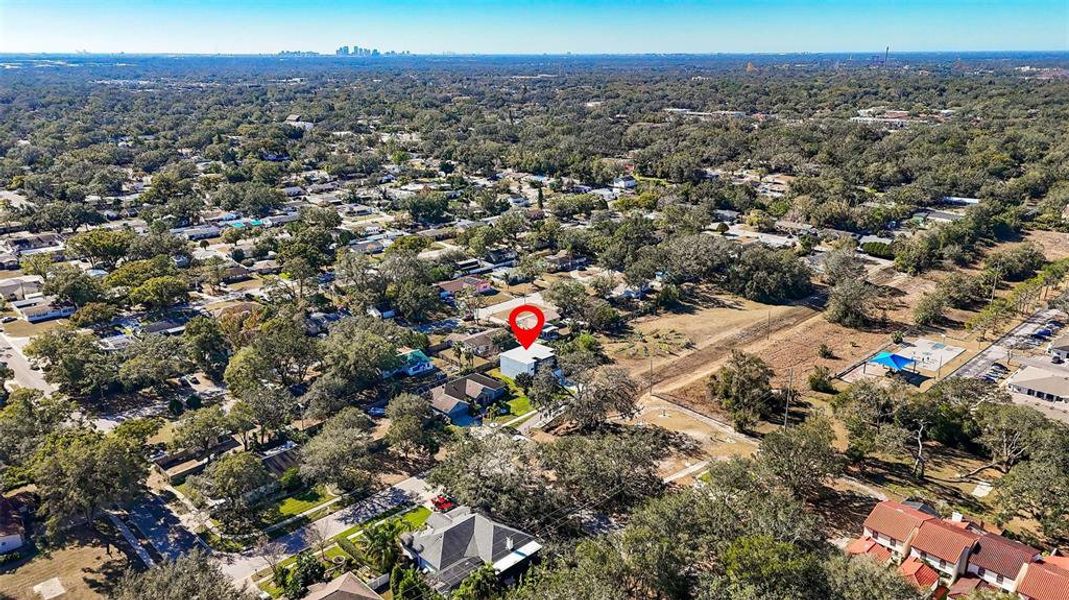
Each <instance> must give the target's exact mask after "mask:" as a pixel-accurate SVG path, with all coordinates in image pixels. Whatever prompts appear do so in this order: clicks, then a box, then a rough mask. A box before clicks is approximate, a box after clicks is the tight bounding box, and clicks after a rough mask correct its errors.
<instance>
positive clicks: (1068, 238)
mask: <svg viewBox="0 0 1069 600" xmlns="http://www.w3.org/2000/svg"><path fill="white" fill-rule="evenodd" d="M1024 239H1025V241H1026V242H1033V243H1035V244H1038V245H1039V247H1041V248H1043V254H1045V255H1046V257H1047V260H1061V259H1063V258H1069V233H1063V232H1061V231H1041V230H1035V231H1029V232H1028V233H1026V234H1025V236H1024ZM1011 245H1012V244H1007V245H1006V247H1009V246H1011Z"/></svg>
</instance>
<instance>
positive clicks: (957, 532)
mask: <svg viewBox="0 0 1069 600" xmlns="http://www.w3.org/2000/svg"><path fill="white" fill-rule="evenodd" d="M979 539H980V534H978V533H974V532H972V531H969V530H967V529H962V528H961V527H957V526H955V525H953V524H951V523H947V522H946V521H943V520H941V519H931V520H928V521H925V522H924V523H921V526H920V527H919V528H918V529H917V535H915V536H913V543H912V545H911V547H910V550H909V555H910V556H911V557H913V558H916V559H918V560H921V561H924V562H926V563H928V564H929V565H930V566H931V567H932V568H934V569H935V570H937V571H939V572H940V573H941V574H942V576H943V577H946V578H947V580H948V581H950V582H953V581H954V580H956V579H957V578H958V576H960V575H963V574H964V573H965V568H966V566H967V565H968V561H969V555H970V554H971V553H972V551H973V549H974V548H975V547H976V545H977V542H978V541H979Z"/></svg>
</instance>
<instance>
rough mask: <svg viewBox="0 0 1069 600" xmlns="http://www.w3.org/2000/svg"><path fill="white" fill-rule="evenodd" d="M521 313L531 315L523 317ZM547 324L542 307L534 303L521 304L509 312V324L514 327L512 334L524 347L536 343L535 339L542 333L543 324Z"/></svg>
mask: <svg viewBox="0 0 1069 600" xmlns="http://www.w3.org/2000/svg"><path fill="white" fill-rule="evenodd" d="M520 315H531V316H522V317H521V316H520ZM532 317H533V319H532ZM532 320H533V321H534V324H533V326H532V324H531V321H532ZM545 324H546V315H544V314H542V309H541V308H538V307H537V306H535V305H534V304H521V305H519V306H517V307H516V308H514V309H512V312H510V313H509V326H510V327H512V334H513V335H515V336H516V341H518V342H519V343H520V345H521V346H523V347H524V348H530V347H531V344H533V343H535V340H537V339H538V336H539V335H541V333H542V326H543V325H545Z"/></svg>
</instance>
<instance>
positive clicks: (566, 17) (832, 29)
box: [0, 0, 1069, 55]
mask: <svg viewBox="0 0 1069 600" xmlns="http://www.w3.org/2000/svg"><path fill="white" fill-rule="evenodd" d="M343 45H347V46H350V47H351V46H354V45H359V46H362V47H365V48H377V49H379V50H380V51H383V52H385V51H388V50H394V51H406V50H407V51H410V52H412V53H414V54H427V55H441V54H462V55H470V54H476V55H541V54H558V55H563V54H569V53H570V54H577V55H582V54H630V55H635V54H792V53H825V54H826V53H851V52H855V53H862V52H863V53H872V52H880V51H882V50H883V48H884V47H886V46H890V47H891V50H892V52H898V53H910V52H1012V51H1039V52H1044V51H1066V50H1069V3H1067V2H1065V1H1064V0H1061V1H1057V0H1011V1H1003V2H998V1H995V0H949V1H942V2H921V1H918V0H901V1H898V2H893V3H892V2H887V1H882V2H880V1H875V0H855V1H848V0H817V1H808V2H806V1H801V0H760V1H757V2H742V1H739V0H720V1H705V2H702V1H696V0H667V1H666V0H622V1H615V2H610V1H608V0H588V1H578V0H543V1H534V0H522V1H517V2H497V1H493V0H455V1H452V2H448V1H444V0H395V1H393V2H389V1H386V0H351V1H344V0H337V1H334V2H330V1H326V0H312V1H307V2H302V3H299V5H298V4H297V3H292V2H283V1H281V0H263V1H261V2H254V1H252V0H232V1H229V2H224V1H221V0H172V1H163V0H144V1H135V0H98V1H96V2H87V1H85V0H0V53H6V54H15V53H18V54H22V53H26V54H73V53H77V52H82V51H85V52H88V53H91V54H118V53H126V54H208V55H211V54H236V55H240V54H261V55H262V54H277V53H278V52H279V51H282V50H306V51H315V52H319V53H323V54H330V53H333V51H334V49H335V48H337V47H339V46H343Z"/></svg>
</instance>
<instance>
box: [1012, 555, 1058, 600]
mask: <svg viewBox="0 0 1069 600" xmlns="http://www.w3.org/2000/svg"><path fill="white" fill-rule="evenodd" d="M1017 595H1018V596H1020V597H1021V598H1022V600H1065V599H1066V598H1069V571H1067V570H1065V569H1063V568H1061V567H1058V566H1055V565H1052V564H1049V563H1030V564H1028V565H1026V566H1025V569H1024V574H1023V575H1022V577H1021V583H1020V585H1018V586H1017Z"/></svg>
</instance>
